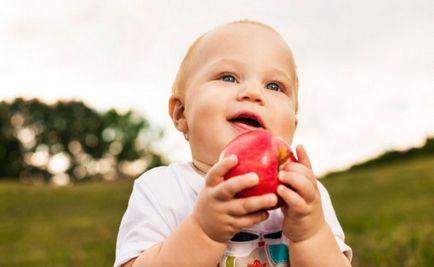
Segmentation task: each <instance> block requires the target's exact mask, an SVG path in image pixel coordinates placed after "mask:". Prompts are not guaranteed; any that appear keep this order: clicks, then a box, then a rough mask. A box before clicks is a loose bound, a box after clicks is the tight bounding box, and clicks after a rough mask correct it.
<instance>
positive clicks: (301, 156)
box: [277, 145, 326, 242]
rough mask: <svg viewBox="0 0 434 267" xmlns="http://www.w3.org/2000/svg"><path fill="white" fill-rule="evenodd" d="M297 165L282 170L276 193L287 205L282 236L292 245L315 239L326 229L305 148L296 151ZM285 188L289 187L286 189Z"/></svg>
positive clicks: (283, 208) (319, 197)
mask: <svg viewBox="0 0 434 267" xmlns="http://www.w3.org/2000/svg"><path fill="white" fill-rule="evenodd" d="M296 152H297V158H298V162H289V163H286V164H284V165H283V166H282V168H281V171H280V172H279V179H280V181H281V183H283V184H284V185H279V187H278V190H277V193H278V195H279V196H280V197H282V199H283V200H284V201H285V202H286V206H284V207H282V211H283V213H284V215H285V217H284V221H283V233H284V234H285V236H286V237H287V238H288V239H289V240H290V241H292V242H299V241H304V240H307V239H309V238H311V237H313V236H314V235H315V234H316V233H317V232H318V231H319V230H320V229H321V228H322V227H324V226H326V223H325V219H324V214H323V210H322V206H321V195H320V192H319V189H318V186H317V180H316V178H315V176H314V174H313V172H312V166H311V163H310V160H309V157H308V155H307V153H306V151H305V150H304V148H303V146H301V145H299V146H297V148H296ZM285 185H286V186H285Z"/></svg>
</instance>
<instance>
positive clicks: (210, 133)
mask: <svg viewBox="0 0 434 267" xmlns="http://www.w3.org/2000/svg"><path fill="white" fill-rule="evenodd" d="M297 94H298V80H297V75H296V71H295V64H294V59H293V56H292V53H291V51H290V49H289V47H288V45H287V44H286V42H285V41H284V40H283V38H282V37H281V36H280V35H279V34H278V33H277V32H276V31H275V30H273V29H272V28H271V27H269V26H267V25H264V24H262V23H258V22H253V21H237V22H232V23H228V24H225V25H222V26H220V27H217V28H216V29H213V30H212V31H210V32H208V33H206V34H204V35H203V36H201V37H200V38H198V39H197V40H196V41H195V42H194V43H193V45H192V46H191V48H190V49H189V51H188V53H187V55H186V57H185V58H184V60H183V62H182V64H181V67H180V70H179V72H178V75H177V77H176V80H175V83H174V86H173V92H172V96H171V98H170V100H169V115H170V116H171V118H172V120H173V123H174V125H175V127H176V128H177V129H178V130H179V131H180V132H181V133H183V134H184V136H185V138H186V140H188V142H189V144H190V149H191V155H192V162H188V163H187V162H185V163H173V164H171V165H169V166H167V167H158V168H154V169H152V170H150V171H148V172H146V173H145V174H143V175H142V176H141V177H140V178H138V179H137V180H136V181H135V183H134V188H133V192H132V194H131V197H130V200H129V204H128V208H127V210H126V212H125V214H124V217H123V219H122V222H121V225H120V230H119V235H118V239H117V246H116V262H115V266H116V267H117V266H144V267H145V266H146V267H148V266H162V267H171V266H174V267H175V266H176V267H182V266H185V267H205V266H210V267H215V266H234V267H235V266H243V267H247V266H248V267H256V266H258V267H260V266H267V267H269V266H321V267H324V266H333V267H337V266H351V265H350V261H351V255H352V252H351V249H350V247H349V246H348V245H346V244H345V243H344V234H343V231H342V228H341V226H340V224H339V222H338V220H337V218H336V215H335V212H334V209H333V206H332V204H331V201H330V198H329V196H328V193H327V191H326V189H325V188H324V187H323V186H322V185H321V184H320V183H319V182H318V181H317V179H316V178H315V176H314V174H313V172H312V166H311V163H310V160H309V157H308V155H307V153H306V151H305V150H304V148H303V146H301V145H299V146H297V148H296V155H297V158H298V162H288V163H286V164H284V165H283V167H282V168H281V170H280V172H279V179H280V181H281V183H282V185H280V186H279V187H278V190H277V195H278V196H280V197H281V198H282V199H283V200H284V201H285V204H286V205H285V206H283V207H282V208H279V209H274V210H269V211H266V210H267V209H268V208H271V207H273V206H275V205H276V203H277V201H278V198H277V195H276V194H267V195H263V196H255V197H247V198H235V197H234V196H235V194H236V193H237V192H240V191H242V190H244V189H246V188H249V187H252V186H254V185H256V184H257V183H258V176H257V174H255V173H248V174H245V175H241V176H238V177H234V178H232V179H229V180H227V181H224V180H223V176H224V175H225V174H226V173H227V172H228V171H229V170H230V169H231V168H232V167H234V166H235V165H236V164H237V160H238V159H237V157H236V156H234V155H231V156H228V157H225V158H223V159H221V160H219V155H220V152H221V151H222V150H223V148H224V146H225V145H226V144H227V143H228V142H230V141H231V140H232V139H233V138H235V137H236V136H238V135H240V134H241V133H243V132H246V131H251V130H256V129H265V130H266V131H270V132H272V133H273V134H275V135H277V136H280V137H282V138H283V139H285V140H286V141H287V142H288V143H289V144H290V143H291V142H292V139H293V136H294V132H295V129H296V127H297V118H296V113H297V108H298V107H297V106H298V102H297Z"/></svg>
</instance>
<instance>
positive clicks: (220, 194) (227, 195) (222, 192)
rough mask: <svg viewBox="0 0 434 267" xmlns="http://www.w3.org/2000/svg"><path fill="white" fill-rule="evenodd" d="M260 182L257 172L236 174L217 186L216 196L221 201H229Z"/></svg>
mask: <svg viewBox="0 0 434 267" xmlns="http://www.w3.org/2000/svg"><path fill="white" fill-rule="evenodd" d="M258 183H259V177H258V175H257V174H256V173H254V172H250V173H246V174H243V175H239V176H234V177H232V178H230V179H228V180H226V181H224V182H223V183H220V184H219V185H217V187H216V191H215V197H216V198H217V199H218V200H221V201H227V200H230V199H232V198H234V196H235V195H236V194H237V193H238V192H240V191H242V190H244V189H247V188H250V187H252V186H255V185H257V184H258Z"/></svg>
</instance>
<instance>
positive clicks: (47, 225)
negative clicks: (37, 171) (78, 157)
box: [0, 182, 132, 267]
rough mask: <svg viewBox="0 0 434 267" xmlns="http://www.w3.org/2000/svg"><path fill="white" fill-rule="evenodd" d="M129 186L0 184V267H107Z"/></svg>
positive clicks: (110, 260)
mask: <svg viewBox="0 0 434 267" xmlns="http://www.w3.org/2000/svg"><path fill="white" fill-rule="evenodd" d="M131 188H132V183H131V182H115V183H84V184H79V185H76V186H73V187H65V188H53V187H48V186H31V185H23V184H18V183H15V182H2V183H0V266H35V267H36V266H59V267H60V266H110V265H113V261H114V249H115V242H116V234H117V230H118V227H119V223H120V220H121V217H122V214H123V212H124V211H125V208H126V206H127V202H128V197H129V194H130V191H131Z"/></svg>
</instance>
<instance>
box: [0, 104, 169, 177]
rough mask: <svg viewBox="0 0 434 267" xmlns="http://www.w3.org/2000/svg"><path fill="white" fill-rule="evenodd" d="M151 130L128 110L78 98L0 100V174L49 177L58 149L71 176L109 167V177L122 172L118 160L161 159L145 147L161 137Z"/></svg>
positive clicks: (103, 173) (100, 172)
mask: <svg viewBox="0 0 434 267" xmlns="http://www.w3.org/2000/svg"><path fill="white" fill-rule="evenodd" d="M152 131H153V129H151V127H150V124H149V123H148V121H146V120H145V119H144V118H142V117H140V116H138V115H137V114H135V113H134V112H132V111H129V112H127V113H125V114H119V113H118V112H117V111H116V110H109V111H107V112H97V111H95V110H94V109H92V108H90V107H87V106H86V105H85V104H84V103H82V102H79V101H68V102H63V101H59V102H57V103H55V104H54V105H48V104H46V103H43V102H40V101H39V100H37V99H31V100H24V99H21V98H18V99H15V100H14V101H13V102H11V103H7V102H0V140H1V144H0V176H3V177H21V178H28V179H36V178H38V177H39V179H45V180H46V179H49V177H51V176H52V175H53V174H55V173H53V170H51V169H50V167H49V165H48V161H49V159H51V158H52V157H53V156H55V155H59V154H61V155H62V156H63V157H64V158H66V159H67V161H69V164H68V166H67V168H66V170H63V172H64V173H65V174H67V175H68V176H69V177H71V178H72V179H73V180H80V179H83V178H90V177H94V178H95V177H106V176H107V175H108V173H109V172H110V171H111V174H110V175H111V176H112V177H119V176H122V175H127V174H126V173H125V172H123V171H122V170H121V168H120V166H119V163H121V162H131V161H134V160H138V159H144V160H146V161H148V167H152V166H153V165H152V164H155V162H158V163H161V162H164V159H163V158H162V156H161V155H159V154H158V153H156V152H154V151H153V150H152V149H151V146H150V144H151V143H152V142H154V141H157V140H158V139H159V138H160V137H161V136H157V135H155V134H152V133H151V132H152ZM143 133H148V134H143ZM35 158H36V159H35ZM41 158H42V159H41ZM101 166H102V167H101ZM56 173H57V172H56Z"/></svg>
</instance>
